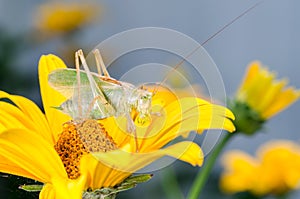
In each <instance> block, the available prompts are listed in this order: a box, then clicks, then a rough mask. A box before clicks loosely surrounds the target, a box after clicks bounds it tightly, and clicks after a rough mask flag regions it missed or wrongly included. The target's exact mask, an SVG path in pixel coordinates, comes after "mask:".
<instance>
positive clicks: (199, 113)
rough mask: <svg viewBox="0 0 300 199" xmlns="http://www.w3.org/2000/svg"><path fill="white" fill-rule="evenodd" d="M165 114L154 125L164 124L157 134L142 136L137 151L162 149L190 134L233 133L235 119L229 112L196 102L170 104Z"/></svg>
mask: <svg viewBox="0 0 300 199" xmlns="http://www.w3.org/2000/svg"><path fill="white" fill-rule="evenodd" d="M165 110H166V113H165V115H164V117H161V118H160V117H158V118H157V121H153V122H158V121H159V122H164V124H160V125H159V126H161V127H159V128H160V130H157V129H156V128H152V129H148V131H149V132H147V133H145V136H144V138H143V140H142V142H141V143H140V145H139V150H140V151H144V150H148V151H151V150H153V149H157V148H161V147H163V146H164V145H166V144H167V143H168V142H170V141H171V140H173V139H174V138H176V137H178V136H180V135H184V134H186V133H187V132H190V131H193V130H197V131H202V130H204V129H225V130H228V131H230V132H232V131H234V130H235V127H234V125H233V124H232V121H231V120H230V119H234V115H233V114H232V112H231V111H229V110H228V109H226V108H225V107H223V106H218V105H213V104H210V103H208V102H207V101H205V100H201V99H199V98H182V99H180V100H179V101H175V102H173V103H171V104H169V106H167V107H166V108H165ZM229 118H230V119H229ZM154 125H155V124H153V126H154ZM138 135H141V134H140V133H138ZM146 135H147V136H146Z"/></svg>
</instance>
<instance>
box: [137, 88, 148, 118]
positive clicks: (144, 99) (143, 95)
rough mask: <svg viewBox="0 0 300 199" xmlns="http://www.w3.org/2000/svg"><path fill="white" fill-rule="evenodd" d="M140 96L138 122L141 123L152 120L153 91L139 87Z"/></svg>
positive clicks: (138, 98) (138, 100)
mask: <svg viewBox="0 0 300 199" xmlns="http://www.w3.org/2000/svg"><path fill="white" fill-rule="evenodd" d="M137 91H138V97H137V102H136V110H137V112H138V116H137V122H138V123H139V124H145V123H149V121H151V116H150V111H151V102H152V93H151V92H149V91H147V90H144V89H138V90H137Z"/></svg>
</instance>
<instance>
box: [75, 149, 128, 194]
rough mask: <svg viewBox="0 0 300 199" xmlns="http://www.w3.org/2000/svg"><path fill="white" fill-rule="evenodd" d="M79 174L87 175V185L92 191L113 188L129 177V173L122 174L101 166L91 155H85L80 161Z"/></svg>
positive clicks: (111, 168)
mask: <svg viewBox="0 0 300 199" xmlns="http://www.w3.org/2000/svg"><path fill="white" fill-rule="evenodd" d="M80 172H81V173H88V176H89V178H88V180H87V185H88V187H90V188H92V189H99V188H101V187H113V186H115V185H117V184H120V183H121V182H123V181H124V179H126V178H127V177H129V176H130V175H131V173H130V172H123V171H120V170H116V169H115V168H114V167H109V166H107V165H105V164H102V163H101V162H99V161H98V160H97V159H96V158H95V157H94V156H92V155H91V154H89V155H85V156H84V157H82V159H81V160H80Z"/></svg>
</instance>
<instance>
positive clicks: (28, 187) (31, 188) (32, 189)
mask: <svg viewBox="0 0 300 199" xmlns="http://www.w3.org/2000/svg"><path fill="white" fill-rule="evenodd" d="M43 186H44V185H42V184H32V185H26V184H24V185H21V186H19V189H22V190H24V191H28V192H39V191H41V190H42V188H43Z"/></svg>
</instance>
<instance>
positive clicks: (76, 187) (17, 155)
mask: <svg viewBox="0 0 300 199" xmlns="http://www.w3.org/2000/svg"><path fill="white" fill-rule="evenodd" d="M59 68H66V66H65V64H64V62H63V61H62V60H61V59H60V58H58V57H56V56H54V55H47V56H42V57H41V59H40V62H39V79H40V88H41V96H42V99H43V106H44V110H45V114H43V113H42V112H41V111H40V110H39V108H38V107H37V106H36V105H35V104H34V103H33V102H32V101H30V100H28V99H26V98H24V97H21V96H16V95H10V94H8V93H5V92H3V91H1V92H0V99H3V98H7V99H9V100H11V101H12V102H13V103H14V104H15V105H12V104H11V103H7V101H0V107H1V109H0V115H1V117H0V145H1V148H0V172H4V173H9V174H14V175H19V176H23V177H27V178H31V179H34V180H37V181H39V182H42V183H44V184H45V185H44V187H43V189H42V191H41V193H40V198H72V199H73V198H82V194H83V192H84V191H86V190H95V189H100V188H102V187H114V186H116V185H118V184H120V183H121V182H122V181H124V179H126V178H127V177H128V176H130V175H131V174H132V173H133V172H135V171H137V170H139V169H141V168H143V167H144V166H146V165H148V164H150V163H152V162H153V161H155V160H157V159H159V158H160V157H162V156H165V155H167V156H171V157H174V158H178V159H180V160H182V161H186V162H188V163H190V164H192V165H194V166H200V165H202V162H203V158H204V157H203V153H202V150H201V148H200V147H199V146H198V145H197V144H196V143H193V142H191V141H180V142H177V143H170V142H171V141H173V140H174V139H175V138H177V137H179V136H181V135H185V134H186V133H188V132H190V131H192V130H197V131H199V132H200V131H202V130H204V129H210V128H218V129H225V130H227V131H230V132H232V131H234V130H235V128H234V126H233V124H232V122H231V120H232V119H234V116H233V114H232V113H231V112H230V111H229V110H228V109H226V108H225V107H222V106H218V105H213V104H211V103H209V102H206V101H204V100H202V99H199V98H191V97H190V98H182V99H177V98H176V96H174V94H173V93H171V92H169V91H168V90H164V89H159V90H158V92H157V93H156V94H155V95H154V97H153V111H154V112H155V111H158V110H162V113H163V114H162V115H160V116H157V117H155V116H153V118H152V122H151V124H150V125H148V126H137V129H136V133H137V138H134V137H133V136H132V135H131V134H129V133H127V132H126V131H125V130H123V129H126V128H125V126H126V122H125V119H124V118H122V117H120V118H114V117H110V118H105V119H103V120H91V119H87V120H85V121H83V122H81V123H77V122H74V121H72V120H71V119H72V118H70V117H69V116H67V115H65V114H63V113H62V112H60V111H58V110H56V109H55V108H52V107H55V106H58V105H60V104H61V103H62V102H64V101H65V100H66V99H65V97H63V96H62V95H61V94H60V93H58V92H57V91H56V90H54V89H52V88H51V87H50V86H49V84H48V75H49V74H50V73H51V71H53V70H56V69H59ZM82 132H83V133H82ZM100 140H101V141H100ZM88 143H89V144H88ZM85 193H87V192H85Z"/></svg>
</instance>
